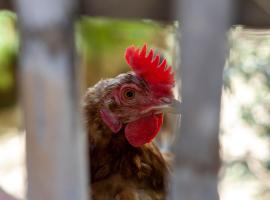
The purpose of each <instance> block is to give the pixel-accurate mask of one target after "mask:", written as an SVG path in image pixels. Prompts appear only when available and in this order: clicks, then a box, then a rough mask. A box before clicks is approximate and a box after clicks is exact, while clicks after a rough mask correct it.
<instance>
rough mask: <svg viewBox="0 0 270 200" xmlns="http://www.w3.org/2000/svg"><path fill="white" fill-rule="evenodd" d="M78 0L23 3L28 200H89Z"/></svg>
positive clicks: (20, 12) (25, 0)
mask: <svg viewBox="0 0 270 200" xmlns="http://www.w3.org/2000/svg"><path fill="white" fill-rule="evenodd" d="M75 2H76V1H73V0H46V1H44V0H18V1H16V7H17V11H18V19H19V28H20V31H21V32H20V35H21V51H20V78H21V79H20V80H21V87H20V88H21V96H22V100H23V106H24V113H25V125H26V153H27V174H28V196H27V199H29V200H86V199H89V198H88V191H87V188H88V187H87V184H88V180H87V179H88V174H87V170H86V169H87V166H86V163H87V160H86V153H87V150H86V134H85V133H84V132H83V131H82V130H83V129H82V125H81V122H82V121H81V118H80V115H79V108H78V106H79V105H78V104H79V103H78V102H79V97H78V92H77V91H78V90H76V89H77V80H76V70H75V67H74V49H73V46H74V41H73V39H74V37H73V36H74V30H73V25H74V24H73V23H74V21H73V20H74V13H75V4H74V3H75Z"/></svg>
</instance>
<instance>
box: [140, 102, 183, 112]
mask: <svg viewBox="0 0 270 200" xmlns="http://www.w3.org/2000/svg"><path fill="white" fill-rule="evenodd" d="M149 111H155V113H172V114H180V113H181V102H180V101H179V100H177V99H170V101H163V102H162V103H160V104H159V105H155V106H151V107H150V108H149V109H146V110H144V111H143V112H142V113H147V112H149Z"/></svg>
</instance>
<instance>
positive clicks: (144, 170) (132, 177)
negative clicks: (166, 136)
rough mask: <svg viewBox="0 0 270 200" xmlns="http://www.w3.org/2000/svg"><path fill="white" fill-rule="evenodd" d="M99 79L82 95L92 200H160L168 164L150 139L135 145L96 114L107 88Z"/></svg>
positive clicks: (106, 83)
mask: <svg viewBox="0 0 270 200" xmlns="http://www.w3.org/2000/svg"><path fill="white" fill-rule="evenodd" d="M106 86H108V80H104V81H100V82H99V83H98V84H96V86H94V87H92V88H90V89H89V90H88V91H87V93H86V96H85V101H84V111H85V115H86V127H87V133H88V138H89V144H90V145H89V155H90V168H91V173H90V174H91V178H90V180H91V190H92V199H93V200H164V199H165V196H166V195H165V193H166V177H167V175H168V166H167V164H166V162H165V160H164V158H163V156H162V154H161V153H160V151H159V149H158V148H157V147H156V146H155V144H154V143H149V144H145V145H143V146H141V147H138V148H135V147H133V146H131V145H130V144H129V143H128V141H127V140H126V138H125V137H124V130H123V129H121V130H120V132H119V133H117V134H114V133H112V132H111V130H110V129H109V128H108V127H107V126H106V125H105V124H104V123H103V121H102V119H101V118H100V116H99V112H98V111H99V109H100V108H101V106H102V105H101V102H100V99H102V98H103V97H104V95H105V94H104V93H106V91H105V88H107V89H108V87H106Z"/></svg>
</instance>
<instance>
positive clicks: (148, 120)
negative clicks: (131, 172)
mask: <svg viewBox="0 0 270 200" xmlns="http://www.w3.org/2000/svg"><path fill="white" fill-rule="evenodd" d="M162 123H163V115H162V114H158V115H151V116H147V117H143V118H140V119H138V120H136V121H133V122H130V123H128V124H127V125H126V127H125V136H126V138H127V140H128V142H129V143H130V144H131V145H132V146H134V147H139V146H141V145H143V144H145V143H148V142H151V141H152V139H153V138H154V137H155V136H156V135H157V133H158V132H159V130H160V128H161V126H162Z"/></svg>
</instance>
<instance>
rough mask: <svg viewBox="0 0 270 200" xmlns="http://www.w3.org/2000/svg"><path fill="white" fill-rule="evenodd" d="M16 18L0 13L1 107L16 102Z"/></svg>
mask: <svg viewBox="0 0 270 200" xmlns="http://www.w3.org/2000/svg"><path fill="white" fill-rule="evenodd" d="M18 45H19V42H18V36H17V31H16V16H15V14H14V13H12V12H9V11H1V12H0V107H5V106H8V105H12V104H13V103H14V102H15V100H16V78H15V76H16V59H17V54H18Z"/></svg>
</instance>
